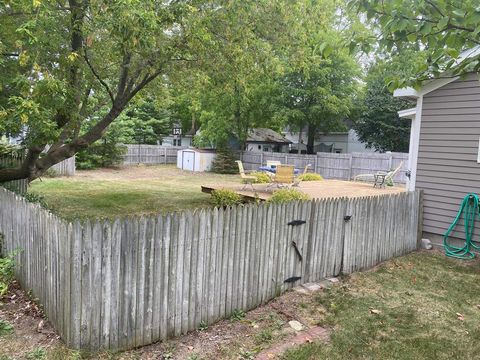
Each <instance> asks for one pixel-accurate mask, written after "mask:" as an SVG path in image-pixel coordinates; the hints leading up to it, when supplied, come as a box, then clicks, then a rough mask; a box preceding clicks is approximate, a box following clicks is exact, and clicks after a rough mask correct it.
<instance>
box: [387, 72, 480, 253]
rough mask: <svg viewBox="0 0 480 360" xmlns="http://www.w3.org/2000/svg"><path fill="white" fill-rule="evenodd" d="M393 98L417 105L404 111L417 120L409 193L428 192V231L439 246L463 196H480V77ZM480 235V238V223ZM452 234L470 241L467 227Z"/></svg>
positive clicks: (429, 85)
mask: <svg viewBox="0 0 480 360" xmlns="http://www.w3.org/2000/svg"><path fill="white" fill-rule="evenodd" d="M394 95H395V96H397V97H402V98H405V99H410V100H413V101H414V102H415V103H416V106H415V107H414V108H412V109H409V110H404V111H400V112H399V115H400V116H401V117H404V118H408V119H411V121H412V130H411V135H410V157H409V169H410V170H411V178H410V182H409V184H408V189H409V190H416V189H418V190H423V191H424V226H423V231H424V233H425V236H426V237H428V238H430V239H431V240H432V241H433V242H434V243H437V244H438V243H441V241H442V237H443V234H444V233H445V231H446V230H447V229H448V227H449V225H450V224H451V223H452V222H453V220H454V218H455V216H456V214H457V211H458V209H459V206H460V203H461V202H462V199H463V198H464V196H465V195H466V194H468V193H476V194H478V193H480V163H479V162H480V159H479V154H480V151H479V145H480V144H479V139H480V81H479V75H478V74H469V75H467V76H466V77H463V78H459V77H445V78H441V79H437V80H433V81H431V82H429V83H427V84H425V85H424V86H423V87H422V88H421V89H419V90H415V89H413V88H405V89H399V90H397V91H395V93H394ZM475 233H476V236H477V237H478V235H479V234H480V223H479V222H477V223H476V229H475ZM452 235H453V236H454V237H458V238H462V239H464V238H465V234H464V231H463V223H462V222H460V223H459V226H457V228H456V231H455V232H454V233H453V234H452ZM477 239H478V238H477Z"/></svg>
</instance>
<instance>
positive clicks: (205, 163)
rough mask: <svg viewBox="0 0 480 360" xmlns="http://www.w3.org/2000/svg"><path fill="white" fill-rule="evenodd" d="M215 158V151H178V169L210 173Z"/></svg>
mask: <svg viewBox="0 0 480 360" xmlns="http://www.w3.org/2000/svg"><path fill="white" fill-rule="evenodd" d="M215 156H216V153H215V150H201V149H183V150H178V153H177V168H179V169H182V170H188V171H209V170H210V169H211V167H212V162H213V160H214V159H215Z"/></svg>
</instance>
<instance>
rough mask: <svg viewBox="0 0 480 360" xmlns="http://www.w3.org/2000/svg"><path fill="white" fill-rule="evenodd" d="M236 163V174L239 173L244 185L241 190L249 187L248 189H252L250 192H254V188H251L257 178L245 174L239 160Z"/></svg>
mask: <svg viewBox="0 0 480 360" xmlns="http://www.w3.org/2000/svg"><path fill="white" fill-rule="evenodd" d="M236 163H237V165H238V172H239V173H240V177H241V179H242V181H243V182H244V184H245V185H244V186H243V188H242V190H245V189H246V188H247V187H248V185H250V187H251V188H252V191H255V188H254V187H253V183H254V182H255V181H256V180H257V178H256V177H255V176H252V175H247V174H245V169H244V168H243V163H242V162H241V161H240V160H237V161H236Z"/></svg>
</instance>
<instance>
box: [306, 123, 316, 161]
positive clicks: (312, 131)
mask: <svg viewBox="0 0 480 360" xmlns="http://www.w3.org/2000/svg"><path fill="white" fill-rule="evenodd" d="M316 134H317V127H316V126H315V125H312V124H308V132H307V137H308V138H307V154H314V153H315V149H314V147H315V135H316Z"/></svg>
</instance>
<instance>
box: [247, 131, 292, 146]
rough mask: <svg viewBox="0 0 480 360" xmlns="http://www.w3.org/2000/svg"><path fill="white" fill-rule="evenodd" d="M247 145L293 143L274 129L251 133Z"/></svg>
mask: <svg viewBox="0 0 480 360" xmlns="http://www.w3.org/2000/svg"><path fill="white" fill-rule="evenodd" d="M247 143H271V144H291V143H292V142H291V141H290V140H288V139H287V138H286V137H284V136H283V135H281V134H279V133H278V132H276V131H273V130H272V129H266V128H256V129H251V130H250V131H249V133H248V137H247Z"/></svg>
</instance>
